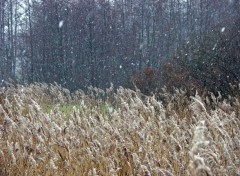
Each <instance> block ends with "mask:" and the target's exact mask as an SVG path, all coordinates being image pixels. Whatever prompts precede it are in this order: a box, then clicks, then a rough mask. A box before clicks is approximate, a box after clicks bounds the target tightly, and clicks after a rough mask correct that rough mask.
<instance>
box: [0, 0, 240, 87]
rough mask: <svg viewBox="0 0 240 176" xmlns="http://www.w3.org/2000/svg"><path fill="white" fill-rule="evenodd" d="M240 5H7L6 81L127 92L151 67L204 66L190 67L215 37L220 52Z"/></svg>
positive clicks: (78, 1)
mask: <svg viewBox="0 0 240 176" xmlns="http://www.w3.org/2000/svg"><path fill="white" fill-rule="evenodd" d="M239 6H240V5H239V1H238V0H231V1H227V0H1V1H0V79H1V80H8V79H11V80H12V81H13V82H18V83H23V84H29V83H33V82H46V83H53V82H57V83H58V84H61V85H63V86H64V87H66V88H69V89H71V90H74V89H77V88H81V89H86V88H87V87H89V86H96V87H100V88H106V87H109V85H110V83H113V84H114V85H115V86H128V84H129V80H131V79H130V78H131V77H132V76H133V75H136V74H138V73H140V72H141V71H142V70H144V69H145V68H153V69H155V70H159V69H164V68H165V69H166V68H168V67H167V66H166V63H164V62H165V61H166V60H167V61H168V60H169V59H170V58H177V60H178V61H182V60H183V59H185V60H186V61H189V63H190V65H191V64H192V63H194V64H197V63H196V62H192V61H190V60H192V59H193V58H194V57H196V55H194V53H193V52H194V50H195V48H199V47H198V46H199V44H200V43H201V44H202V45H203V46H206V45H207V44H206V40H207V36H210V35H211V36H214V37H213V39H211V40H210V41H211V42H210V43H208V44H209V48H211V49H210V50H214V47H216V48H218V46H215V45H216V44H218V43H219V42H218V41H219V40H220V38H221V35H222V34H225V32H226V31H228V30H229V27H230V26H234V25H235V24H236V21H237V20H238V19H239V14H240V13H239ZM213 31H220V32H219V34H218V33H215V32H213ZM203 48H204V47H202V48H201V49H203ZM209 48H208V50H209ZM202 52H205V51H202ZM198 54H200V53H199V52H198ZM189 55H190V56H189ZM193 55H194V57H193ZM179 57H180V58H179ZM198 58H199V57H198ZM210 59H211V57H210ZM210 59H209V60H204V62H206V63H209V64H211V60H210ZM174 62H175V61H174ZM200 62H201V63H202V62H203V61H202V60H201V61H200ZM179 63H180V62H179ZM185 65H186V64H185ZM199 65H201V64H200V63H199ZM199 65H197V66H196V67H197V68H194V67H192V65H191V68H194V69H198V68H199ZM165 66H166V67H165ZM163 67H164V68H163ZM186 68H187V67H186ZM166 71H168V70H166ZM159 77H161V74H159ZM159 79H160V78H159Z"/></svg>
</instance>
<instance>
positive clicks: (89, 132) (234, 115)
mask: <svg viewBox="0 0 240 176" xmlns="http://www.w3.org/2000/svg"><path fill="white" fill-rule="evenodd" d="M239 91H240V90H239ZM156 97H161V100H162V101H163V102H164V103H162V102H161V101H159V100H158V98H156ZM239 113H240V103H239V99H238V98H237V97H229V99H227V100H223V99H222V98H221V95H220V94H219V95H218V96H217V97H215V96H214V95H211V96H208V97H207V96H199V95H197V94H196V96H194V97H188V96H187V95H186V93H185V92H184V91H181V90H176V92H175V93H174V94H169V93H167V92H166V91H163V93H162V94H161V95H154V96H144V95H142V94H141V93H140V92H138V91H137V92H135V91H132V90H127V89H124V88H119V89H118V90H117V92H114V91H113V90H112V88H109V89H107V90H106V91H103V90H100V89H94V88H89V91H88V92H87V93H84V92H82V91H77V92H75V93H74V94H72V93H70V92H69V91H68V90H66V89H63V88H61V87H59V86H57V85H55V86H53V85H52V86H47V85H45V84H39V85H31V86H29V87H23V86H19V87H18V88H9V89H7V90H5V91H3V90H1V91H0V138H1V141H0V175H2V176H5V175H10V176H16V175H31V176H35V175H49V176H50V175H56V176H57V175H60V176H61V175H67V176H73V175H76V176H78V175H84V176H85V175H86V176H96V175H102V176H108V175H109V176H115V175H119V176H127V175H133V176H140V175H142V176H150V175H152V176H155V175H156V176H171V175H174V176H175V175H176V176H178V175H179V176H200V175H201V176H203V175H206V176H207V175H218V176H225V175H226V176H237V175H240V169H239V168H240V128H239V127H240V117H239V115H240V114H239Z"/></svg>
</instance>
